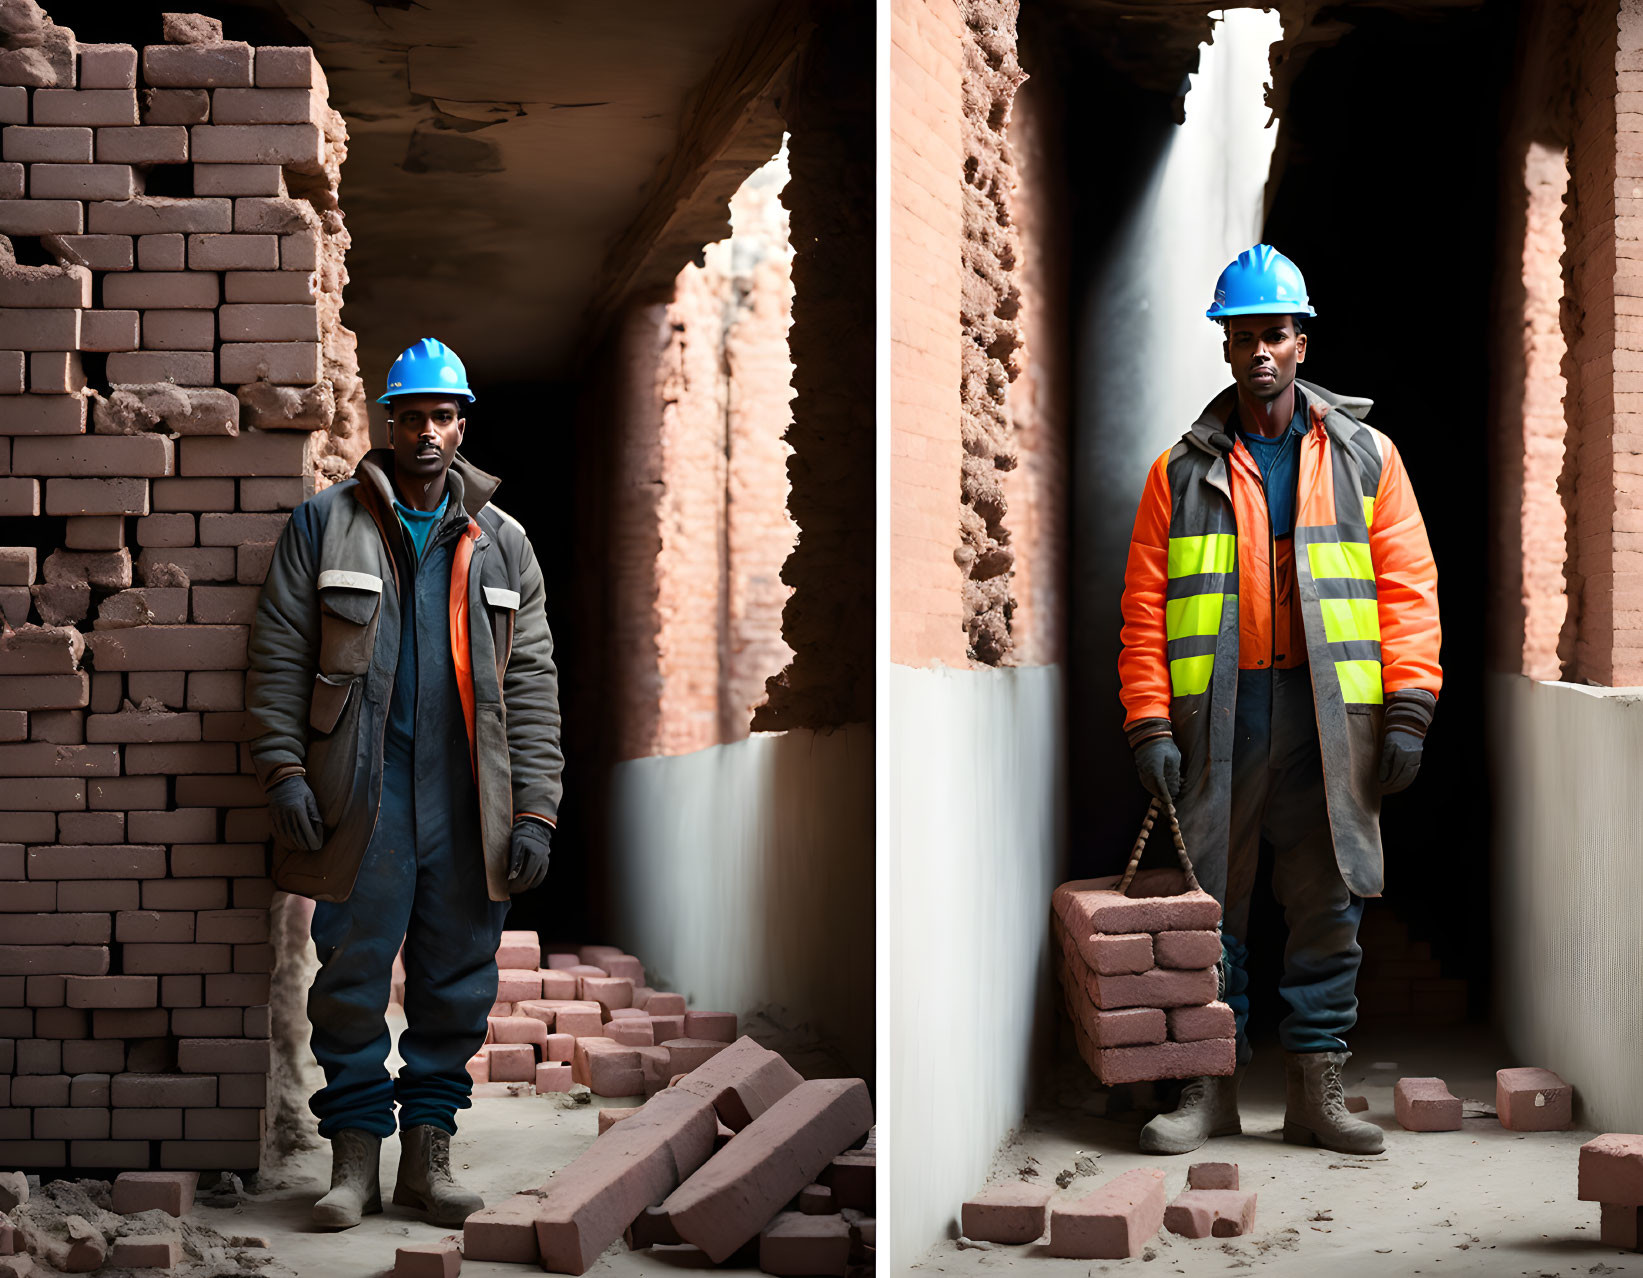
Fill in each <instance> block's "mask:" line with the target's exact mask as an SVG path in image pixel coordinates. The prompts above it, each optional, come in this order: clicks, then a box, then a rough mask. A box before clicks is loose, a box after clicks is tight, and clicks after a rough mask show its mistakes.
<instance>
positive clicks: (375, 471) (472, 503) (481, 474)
mask: <svg viewBox="0 0 1643 1278" xmlns="http://www.w3.org/2000/svg"><path fill="white" fill-rule="evenodd" d="M393 475H394V450H393V449H391V448H373V449H372V450H371V451H370V452H368V453H366V454H365V456H363V457H361V458H360V459H359V464H358V465H357V466H355V467H354V478H355V479H357V480H359V486H360V491H361V494H362V496H364V497H365V499H366V500H367V501H369V502H370V503H372V504H373V505H375V506H376V507H377V509H378V511H379V512H380V513H381V514H382V515H383V516H384V517H392V516H393V512H394V498H395V493H394V479H393ZM501 485H502V481H501V480H500V479H498V478H497V477H496V476H495V475H492V474H489V473H488V472H486V471H483V470H480V469H479V467H478V466H475V465H474V464H473V463H472V462H471V461H469V460H468V459H467V458H466V457H464V456H463V455H462V454H461V453H457V455H456V456H455V457H454V458H452V460H451V468H450V469H449V470H448V471H446V472H445V486H446V488H447V490H448V491H449V492H450V495H451V503H450V505H449V506H447V507H446V509H445V519H446V520H450V519H461V520H462V521H463V522H464V523H466V522H467V521H468V520H469V519H471V518H474V517H475V516H477V515H478V514H479V512H480V511H481V510H483V509H484V508H485V506H486V505H487V503H489V502H490V500H491V498H492V497H493V496H495V495H496V490H497V489H498V488H499V487H501ZM442 522H443V521H442Z"/></svg>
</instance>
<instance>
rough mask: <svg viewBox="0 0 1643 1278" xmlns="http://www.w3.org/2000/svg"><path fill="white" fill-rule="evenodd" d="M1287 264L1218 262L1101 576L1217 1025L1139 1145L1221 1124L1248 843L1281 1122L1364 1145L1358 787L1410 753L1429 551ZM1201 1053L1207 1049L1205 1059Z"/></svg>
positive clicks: (1239, 994)
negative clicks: (1188, 872)
mask: <svg viewBox="0 0 1643 1278" xmlns="http://www.w3.org/2000/svg"><path fill="white" fill-rule="evenodd" d="M1315 314H1316V312H1315V311H1314V309H1313V307H1312V304H1311V301H1310V299H1309V297H1308V295H1307V288H1306V282H1305V281H1304V280H1303V279H1302V278H1301V272H1300V271H1299V269H1297V268H1296V266H1295V263H1293V262H1291V261H1290V260H1289V259H1288V258H1287V257H1285V256H1284V255H1283V254H1282V253H1280V252H1278V250H1277V249H1275V248H1273V247H1272V246H1271V245H1269V244H1257V245H1255V246H1254V247H1253V248H1251V249H1248V250H1247V251H1245V252H1243V253H1240V254H1239V255H1238V258H1237V260H1236V261H1234V262H1232V263H1231V264H1230V265H1228V266H1227V268H1226V270H1224V271H1222V272H1221V277H1220V279H1219V280H1218V281H1217V282H1216V285H1215V301H1214V304H1213V305H1212V306H1211V307H1210V308H1209V311H1208V315H1209V318H1211V319H1213V320H1216V321H1218V322H1219V323H1220V324H1221V326H1222V328H1223V330H1224V332H1225V340H1224V342H1223V344H1222V348H1221V349H1222V352H1223V354H1224V356H1225V358H1226V361H1227V365H1228V367H1229V368H1230V369H1231V372H1232V380H1233V384H1232V385H1231V386H1228V387H1227V388H1226V389H1225V390H1223V391H1222V392H1221V393H1220V394H1219V395H1217V396H1216V397H1215V398H1214V399H1213V400H1211V401H1210V404H1209V406H1208V407H1207V408H1205V409H1204V411H1203V414H1202V415H1201V416H1200V417H1199V418H1198V420H1197V421H1196V422H1195V423H1193V425H1192V427H1191V429H1190V430H1188V431H1187V433H1186V434H1185V435H1183V436H1182V437H1181V439H1180V440H1179V442H1177V443H1176V444H1175V445H1174V446H1173V447H1171V448H1170V449H1169V450H1168V451H1166V452H1165V453H1164V454H1163V455H1162V456H1161V457H1159V458H1158V460H1157V461H1156V462H1155V463H1154V465H1153V467H1152V470H1151V472H1150V473H1149V474H1148V476H1147V482H1146V488H1145V491H1144V492H1143V495H1142V498H1141V506H1140V510H1139V511H1138V512H1137V514H1136V519H1135V531H1134V534H1133V536H1132V538H1131V541H1130V552H1129V564H1128V568H1127V570H1126V573H1125V580H1124V600H1123V613H1124V627H1123V654H1122V656H1121V657H1120V658H1119V674H1120V681H1121V683H1122V693H1121V697H1122V700H1123V704H1124V712H1125V714H1124V728H1125V732H1126V733H1127V734H1128V737H1129V741H1130V744H1131V746H1132V747H1133V748H1134V750H1135V759H1136V766H1137V769H1138V770H1139V772H1140V774H1141V779H1142V782H1143V784H1144V785H1145V786H1146V787H1147V789H1149V790H1151V791H1152V793H1153V794H1154V796H1156V797H1157V798H1159V799H1161V800H1166V801H1168V802H1172V803H1178V804H1179V808H1178V815H1179V818H1180V824H1181V829H1182V833H1183V835H1184V836H1185V843H1186V848H1187V852H1188V854H1189V855H1190V856H1191V858H1192V861H1193V865H1194V869H1195V871H1196V874H1197V877H1198V879H1199V881H1200V883H1201V884H1202V885H1203V887H1204V888H1205V890H1206V891H1209V892H1211V893H1213V894H1214V895H1215V897H1216V898H1217V899H1218V900H1219V901H1220V902H1221V906H1222V954H1223V971H1224V974H1225V977H1226V987H1225V998H1226V1002H1227V1003H1228V1004H1229V1005H1230V1006H1231V1009H1232V1016H1231V1018H1230V1019H1231V1020H1232V1022H1233V1026H1234V1041H1235V1047H1234V1048H1233V1049H1232V1050H1231V1051H1227V1050H1226V1049H1224V1048H1223V1049H1211V1048H1202V1049H1200V1050H1201V1051H1204V1052H1215V1053H1219V1052H1223V1051H1224V1052H1225V1053H1226V1055H1225V1059H1219V1058H1218V1059H1216V1060H1214V1061H1213V1062H1211V1061H1210V1060H1209V1058H1208V1056H1204V1057H1203V1058H1202V1064H1201V1065H1200V1068H1201V1069H1202V1070H1203V1073H1202V1074H1201V1075H1200V1076H1199V1077H1196V1078H1192V1079H1190V1080H1189V1081H1188V1082H1187V1084H1186V1086H1185V1087H1184V1088H1183V1089H1182V1092H1181V1098H1180V1103H1179V1105H1178V1106H1177V1108H1176V1109H1175V1110H1174V1111H1172V1112H1169V1113H1165V1114H1160V1115H1159V1116H1158V1117H1156V1118H1154V1119H1153V1120H1152V1122H1150V1123H1148V1124H1147V1126H1146V1128H1145V1129H1144V1130H1143V1131H1142V1134H1141V1144H1142V1148H1143V1149H1145V1150H1148V1151H1150V1152H1154V1153H1185V1152H1187V1151H1189V1150H1192V1149H1196V1148H1197V1147H1198V1146H1200V1145H1202V1144H1203V1143H1204V1141H1205V1140H1207V1139H1208V1138H1209V1137H1211V1136H1219V1135H1226V1134H1230V1133H1234V1132H1237V1131H1239V1130H1240V1124H1239V1118H1238V1085H1239V1081H1240V1079H1241V1077H1242V1074H1243V1067H1244V1064H1245V1063H1246V1062H1247V1061H1248V1060H1249V1057H1250V1050H1249V1040H1248V1036H1247V1033H1246V1021H1247V1018H1248V1011H1249V997H1248V993H1247V990H1248V977H1247V975H1246V973H1245V960H1246V957H1247V949H1248V947H1250V946H1252V945H1256V944H1265V943H1268V938H1265V937H1259V938H1251V937H1249V936H1248V935H1247V929H1248V925H1249V905H1250V898H1251V895H1252V893H1253V891H1254V887H1255V877H1256V867H1257V863H1258V859H1259V845H1260V841H1261V840H1262V839H1263V838H1264V839H1266V840H1267V841H1268V842H1270V843H1271V844H1272V846H1273V851H1274V859H1273V870H1272V889H1273V894H1274V895H1275V896H1276V897H1277V899H1278V901H1279V904H1281V905H1282V906H1283V909H1284V917H1285V920H1286V922H1287V924H1288V928H1289V939H1288V943H1287V945H1286V947H1285V949H1284V975H1283V980H1282V982H1281V983H1280V985H1279V993H1280V994H1281V995H1282V996H1283V998H1284V1000H1285V1001H1286V1002H1287V1003H1288V1004H1289V1007H1290V1011H1289V1014H1288V1015H1287V1016H1286V1017H1285V1018H1284V1020H1283V1023H1282V1024H1281V1025H1280V1026H1279V1028H1278V1037H1279V1041H1280V1042H1281V1044H1282V1045H1283V1048H1284V1052H1285V1069H1286V1076H1287V1080H1288V1101H1287V1106H1286V1110H1285V1115H1284V1139H1285V1140H1288V1141H1295V1142H1299V1143H1303V1144H1320V1145H1324V1146H1326V1147H1328V1148H1330V1149H1335V1150H1341V1151H1344V1152H1351V1153H1373V1152H1376V1151H1378V1150H1380V1148H1381V1144H1382V1134H1381V1130H1380V1128H1379V1127H1377V1126H1375V1125H1374V1124H1373V1123H1366V1122H1363V1121H1361V1120H1359V1119H1356V1118H1354V1117H1352V1116H1351V1115H1350V1114H1349V1113H1348V1112H1347V1110H1346V1107H1345V1103H1344V1100H1343V1096H1342V1090H1341V1069H1342V1067H1343V1066H1344V1064H1345V1063H1346V1060H1347V1057H1348V1055H1349V1053H1348V1052H1347V1050H1346V1040H1345V1035H1346V1033H1347V1031H1349V1030H1350V1029H1351V1028H1352V1026H1353V1024H1354V1023H1355V1022H1356V1020H1357V998H1356V994H1355V989H1356V983H1357V975H1358V966H1359V962H1360V960H1361V957H1362V951H1361V950H1360V949H1359V947H1358V940H1357V935H1358V921H1359V919H1360V917H1361V916H1362V912H1363V898H1365V897H1369V896H1379V895H1380V892H1381V887H1382V878H1383V876H1382V866H1381V838H1380V799H1381V796H1382V795H1383V794H1391V793H1395V792H1396V791H1398V790H1402V789H1403V788H1405V787H1406V786H1408V785H1409V784H1410V782H1411V781H1413V780H1414V779H1415V774H1416V773H1417V772H1418V771H1419V769H1420V760H1421V752H1422V749H1423V744H1424V738H1425V734H1426V729H1427V726H1428V724H1430V722H1431V719H1432V714H1433V711H1434V710H1435V708H1436V705H1437V696H1438V692H1439V690H1440V689H1441V687H1442V681H1443V676H1442V670H1441V667H1440V666H1439V664H1438V648H1439V638H1440V631H1439V623H1438V604H1437V569H1436V567H1435V565H1434V564H1433V561H1432V549H1431V546H1430V544H1429V543H1428V541H1427V537H1426V528H1425V525H1424V523H1423V522H1422V520H1421V514H1420V508H1419V507H1418V506H1417V505H1416V503H1415V494H1414V490H1413V489H1412V487H1411V486H1410V482H1409V476H1408V473H1407V472H1406V471H1405V470H1404V465H1403V460H1402V458H1401V457H1400V456H1399V455H1398V450H1397V447H1396V446H1395V445H1394V444H1393V442H1392V440H1391V439H1390V438H1388V437H1387V436H1386V435H1384V434H1382V433H1381V432H1380V431H1378V430H1375V429H1374V428H1372V427H1370V426H1367V425H1365V424H1364V420H1363V419H1364V417H1365V416H1366V415H1367V413H1368V411H1369V406H1370V404H1369V401H1368V400H1366V399H1351V398H1348V397H1346V396H1342V395H1336V394H1334V393H1332V392H1330V391H1327V390H1324V389H1323V388H1322V387H1321V386H1316V385H1314V384H1312V383H1311V382H1303V381H1299V380H1298V379H1297V377H1296V371H1297V369H1298V367H1299V366H1300V364H1301V363H1302V362H1303V361H1304V360H1305V359H1306V355H1307V335H1306V333H1305V331H1304V329H1303V324H1304V322H1305V320H1306V319H1308V318H1310V317H1311V316H1313V315H1315ZM1211 1064H1213V1065H1214V1066H1216V1067H1217V1068H1214V1069H1213V1070H1212V1069H1211V1068H1209V1067H1210V1065H1211Z"/></svg>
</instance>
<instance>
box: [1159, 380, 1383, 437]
mask: <svg viewBox="0 0 1643 1278" xmlns="http://www.w3.org/2000/svg"><path fill="white" fill-rule="evenodd" d="M1295 385H1296V386H1297V387H1299V388H1300V390H1301V391H1302V392H1303V394H1304V395H1305V397H1306V403H1307V408H1308V411H1309V415H1310V416H1311V418H1312V425H1313V426H1314V428H1317V427H1321V426H1322V425H1323V421H1324V418H1325V417H1327V416H1328V415H1329V414H1330V413H1332V412H1335V411H1336V410H1339V411H1341V412H1343V413H1347V414H1350V415H1351V416H1352V417H1353V418H1355V419H1357V420H1358V421H1362V420H1363V419H1364V418H1365V417H1367V416H1369V410H1370V408H1372V407H1373V406H1374V401H1373V400H1369V399H1364V398H1362V397H1361V396H1357V395H1337V394H1336V393H1335V392H1334V391H1332V390H1326V389H1325V388H1324V387H1322V386H1319V385H1317V384H1316V383H1313V382H1303V381H1302V380H1301V379H1300V378H1298V377H1297V378H1296V379H1295ZM1237 403H1238V387H1237V385H1236V384H1234V385H1232V386H1228V387H1227V388H1226V389H1225V390H1223V391H1221V392H1220V394H1218V395H1216V397H1215V398H1214V399H1212V400H1210V401H1209V403H1208V404H1206V405H1205V406H1204V411H1203V412H1202V413H1200V414H1199V415H1198V420H1197V421H1195V422H1193V424H1192V426H1191V428H1190V429H1189V430H1188V431H1187V438H1188V439H1189V440H1190V441H1191V442H1193V443H1194V444H1196V445H1198V447H1200V448H1202V449H1203V450H1204V451H1205V452H1208V453H1213V454H1215V455H1217V456H1220V455H1222V454H1225V453H1227V452H1230V451H1231V449H1232V440H1231V438H1230V437H1229V436H1228V435H1227V422H1228V421H1229V420H1230V419H1231V417H1232V410H1233V409H1234V407H1236V406H1237ZM1216 436H1220V439H1219V440H1217V439H1216Z"/></svg>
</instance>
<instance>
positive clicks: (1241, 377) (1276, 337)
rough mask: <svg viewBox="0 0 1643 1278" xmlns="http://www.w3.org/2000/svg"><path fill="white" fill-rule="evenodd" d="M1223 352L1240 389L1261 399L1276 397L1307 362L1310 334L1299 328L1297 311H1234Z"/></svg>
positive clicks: (1223, 343) (1287, 387)
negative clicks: (1293, 313) (1280, 313)
mask: <svg viewBox="0 0 1643 1278" xmlns="http://www.w3.org/2000/svg"><path fill="white" fill-rule="evenodd" d="M1221 352H1222V354H1224V355H1225V356H1226V360H1227V365H1228V367H1230V368H1231V369H1232V379H1233V381H1235V382H1237V383H1238V388H1239V389H1240V390H1242V391H1243V392H1244V393H1245V394H1247V395H1250V396H1251V397H1253V398H1255V399H1258V400H1270V399H1276V398H1278V396H1279V395H1282V394H1283V393H1284V391H1286V390H1288V389H1289V387H1290V386H1291V385H1292V384H1293V383H1294V381H1295V369H1296V367H1297V366H1298V365H1300V364H1303V363H1305V362H1306V334H1305V333H1297V332H1296V331H1295V317H1294V316H1293V315H1234V316H1233V317H1232V318H1231V319H1229V320H1228V321H1227V335H1226V340H1225V341H1223V342H1222V343H1221Z"/></svg>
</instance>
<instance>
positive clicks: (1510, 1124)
mask: <svg viewBox="0 0 1643 1278" xmlns="http://www.w3.org/2000/svg"><path fill="white" fill-rule="evenodd" d="M1495 1112H1496V1113H1497V1114H1498V1115H1499V1116H1500V1125H1501V1126H1502V1127H1505V1128H1508V1129H1510V1130H1511V1131H1515V1132H1561V1131H1567V1130H1568V1129H1569V1128H1570V1127H1571V1126H1572V1125H1573V1123H1574V1088H1572V1087H1570V1086H1569V1084H1567V1083H1565V1082H1564V1081H1563V1080H1562V1079H1561V1078H1559V1077H1558V1076H1557V1075H1556V1074H1554V1073H1553V1072H1552V1071H1551V1070H1549V1069H1537V1068H1535V1067H1533V1066H1527V1067H1520V1068H1517V1069H1502V1070H1497V1071H1496V1072H1495Z"/></svg>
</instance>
